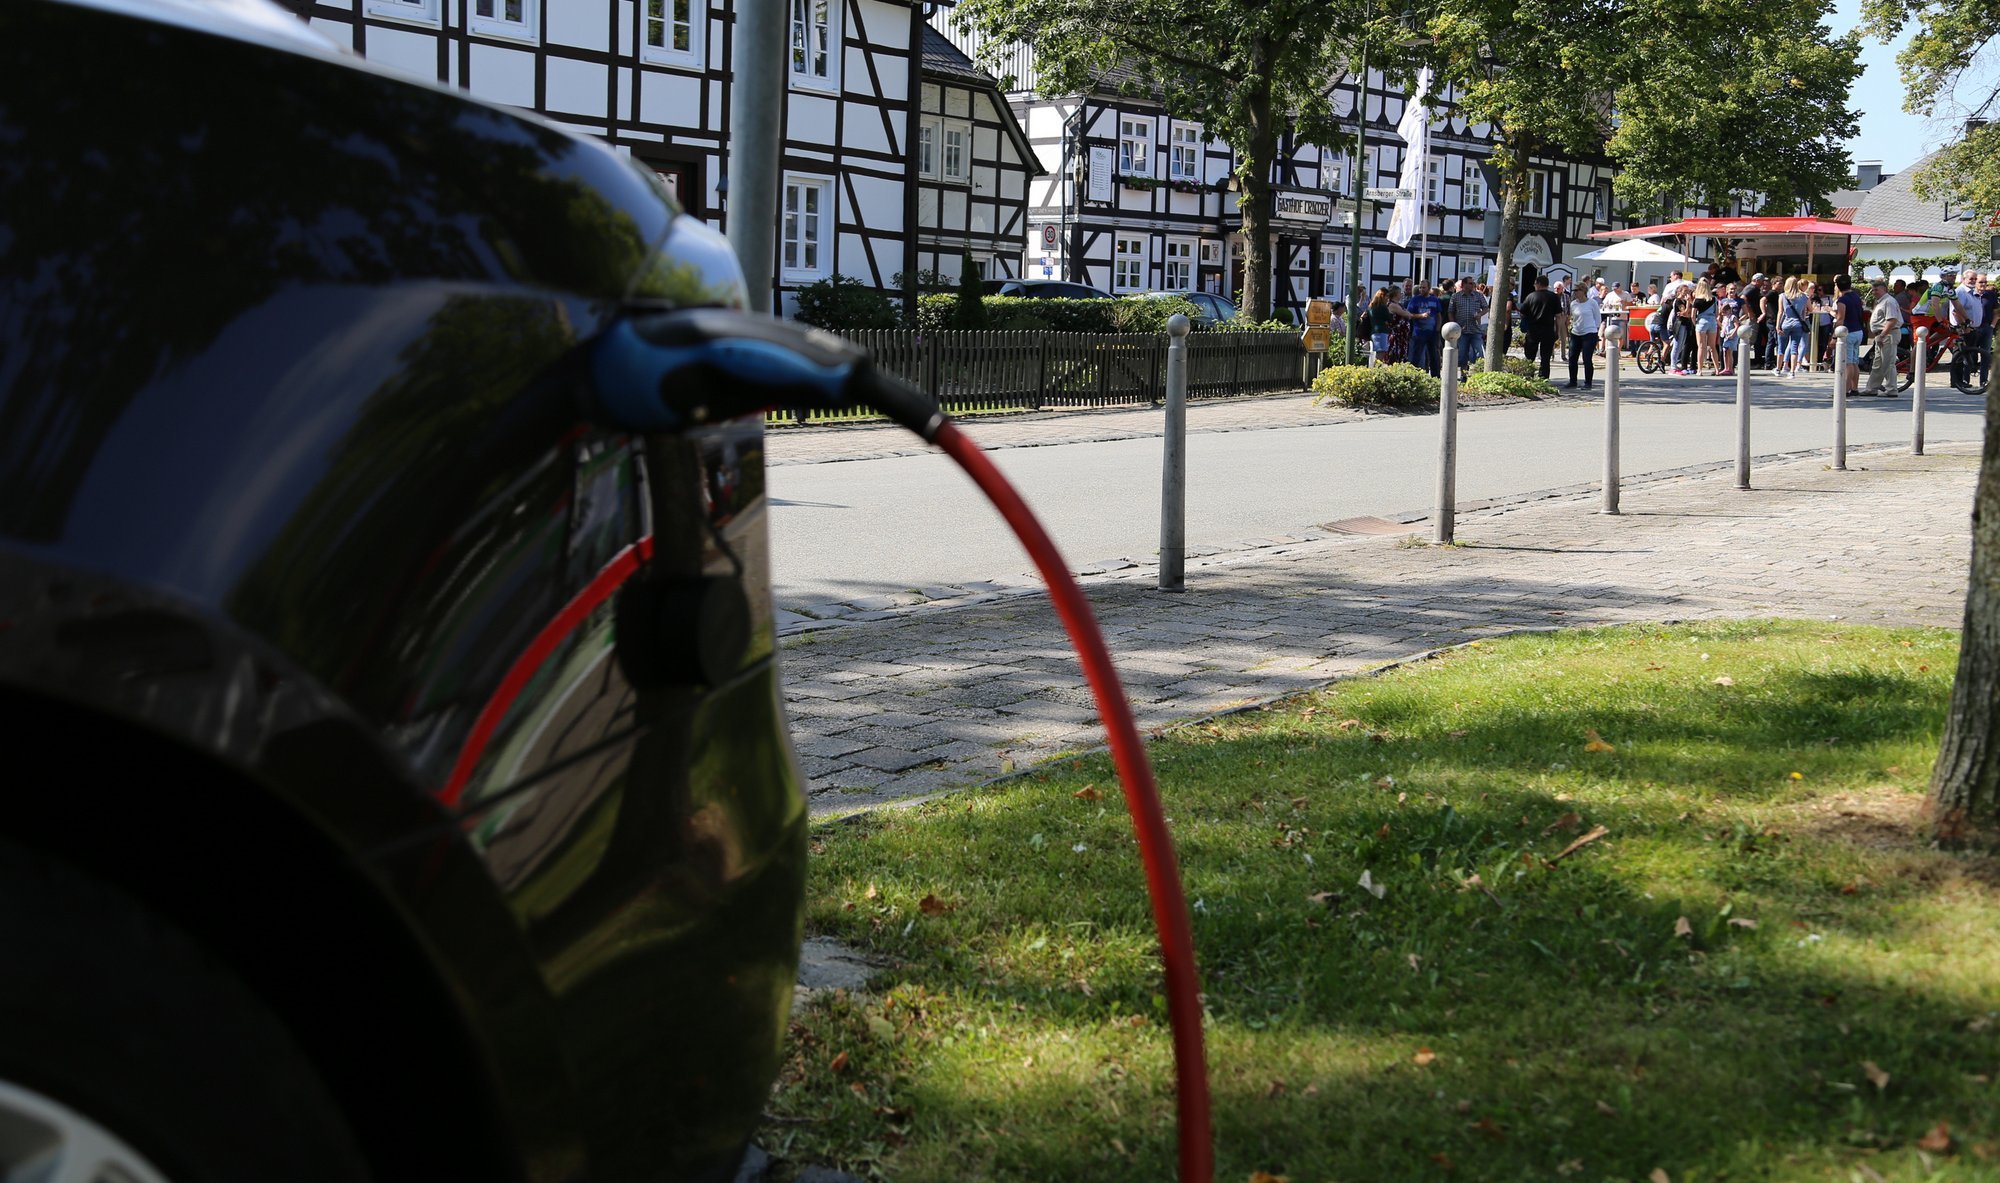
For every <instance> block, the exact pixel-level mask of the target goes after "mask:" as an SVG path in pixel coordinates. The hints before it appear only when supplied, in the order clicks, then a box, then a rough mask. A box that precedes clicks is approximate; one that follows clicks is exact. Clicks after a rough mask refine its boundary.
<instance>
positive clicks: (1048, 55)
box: [958, 0, 1360, 320]
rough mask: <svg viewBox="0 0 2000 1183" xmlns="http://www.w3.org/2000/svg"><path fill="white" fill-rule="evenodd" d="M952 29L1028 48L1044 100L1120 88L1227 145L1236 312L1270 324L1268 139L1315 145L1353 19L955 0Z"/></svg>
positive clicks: (1272, 6) (1284, 10) (1153, 1)
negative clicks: (1236, 231) (1239, 256)
mask: <svg viewBox="0 0 2000 1183" xmlns="http://www.w3.org/2000/svg"><path fill="white" fill-rule="evenodd" d="M958 19H959V20H960V21H961V22H963V23H964V25H965V26H966V27H968V28H971V29H974V30H976V31H978V32H979V33H980V34H981V35H982V36H983V37H984V38H985V41H986V44H988V45H989V46H992V47H994V48H995V50H996V51H997V50H999V49H1000V48H1001V47H1004V46H1007V45H1010V44H1013V43H1020V44H1024V45H1027V46H1028V47H1029V48H1031V49H1032V50H1033V52H1034V55H1035V68H1036V71H1037V73H1038V74H1039V76H1040V81H1039V84H1038V85H1039V88H1040V89H1041V90H1042V92H1043V93H1045V94H1082V93H1088V92H1090V91H1092V90H1096V89H1099V88H1100V87H1102V86H1103V85H1104V84H1105V81H1106V79H1111V78H1117V79H1123V80H1125V81H1124V83H1123V85H1126V86H1128V87H1130V88H1133V89H1136V90H1140V91H1144V92H1147V93H1150V94H1153V95H1156V96H1158V97H1159V98H1160V99H1161V101H1162V102H1163V103H1164V104H1165V105H1166V108H1167V110H1168V112H1169V113H1170V114H1172V115H1173V116H1174V117H1175V118H1177V119H1187V120H1192V121H1198V122H1200V123H1201V124H1202V125H1203V127H1205V128H1206V129H1207V131H1208V133H1209V134H1210V135H1212V136H1214V137H1216V138H1217V139H1220V140H1221V141H1223V142H1224V143H1226V144H1228V145H1229V147H1230V148H1231V149H1233V150H1234V151H1235V153H1236V161H1237V165H1236V181H1237V184H1238V187H1239V196H1240V198H1241V201H1240V203H1239V204H1240V206H1241V208H1242V229H1243V237H1244V242H1245V244H1246V247H1245V249H1246V258H1245V260H1244V269H1243V273H1244V279H1243V285H1244V290H1243V305H1244V308H1245V311H1246V313H1247V314H1248V315H1249V316H1250V317H1251V318H1252V319H1255V320H1263V319H1265V318H1266V317H1268V316H1269V315H1270V313H1271V247H1270V239H1271V235H1270V218H1271V172H1272V166H1273V165H1274V163H1275V162H1276V160H1277V154H1278V143H1279V139H1280V137H1281V135H1282V134H1283V132H1284V131H1285V130H1286V128H1287V126H1290V127H1291V128H1293V129H1295V130H1297V131H1298V132H1299V133H1300V134H1301V135H1303V136H1304V137H1305V138H1307V139H1309V140H1315V141H1321V142H1324V139H1325V137H1326V136H1327V134H1328V133H1330V132H1331V131H1332V128H1333V121H1332V112H1331V110H1330V109H1329V106H1328V102H1327V93H1328V89H1329V88H1328V82H1329V81H1330V80H1331V79H1333V78H1334V77H1336V76H1337V74H1338V70H1339V65H1340V63H1341V61H1342V60H1343V56H1342V55H1343V54H1344V53H1345V51H1346V49H1347V48H1348V47H1350V46H1352V45H1353V44H1354V43H1355V40H1356V38H1357V37H1358V36H1360V32H1359V30H1358V28H1357V26H1358V23H1359V20H1360V13H1359V10H1358V9H1356V8H1355V7H1354V6H1349V5H1333V4H1327V3H1325V0H1203V2H1202V3H1198V4H1197V3H1161V2H1158V0H1148V2H1142V3H1133V2H1132V0H964V2H963V3H961V4H960V5H959V6H958ZM996 58H997V52H996Z"/></svg>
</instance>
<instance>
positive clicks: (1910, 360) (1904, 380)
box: [1861, 322, 1958, 394]
mask: <svg viewBox="0 0 2000 1183" xmlns="http://www.w3.org/2000/svg"><path fill="white" fill-rule="evenodd" d="M1930 330H1931V331H1930V335H1929V338H1928V340H1926V341H1925V342H1924V357H1925V361H1924V370H1925V372H1926V373H1928V374H1932V375H1935V374H1939V373H1949V371H1950V367H1951V363H1952V360H1953V358H1952V351H1953V349H1955V348H1956V347H1957V345H1958V332H1957V330H1955V329H1954V328H1953V327H1952V326H1951V325H1950V324H1949V323H1938V322H1932V323H1931V325H1930ZM1911 346H1912V343H1911V338H1910V337H1909V336H1908V335H1906V336H1905V337H1904V338H1903V340H1902V341H1900V342H1898V347H1897V350H1896V391H1897V393H1899V394H1900V393H1902V392H1903V391H1905V390H1908V389H1909V388H1910V387H1912V386H1915V385H1916V384H1917V369H1916V365H1915V361H1916V356H1915V355H1916V350H1915V349H1914V348H1912V347H1911ZM1874 368H1875V346H1874V344H1873V343H1872V342H1871V343H1870V344H1869V346H1868V349H1867V350H1866V351H1865V352H1864V353H1862V355H1861V374H1862V381H1863V382H1866V381H1867V375H1868V372H1869V371H1870V370H1872V369H1874Z"/></svg>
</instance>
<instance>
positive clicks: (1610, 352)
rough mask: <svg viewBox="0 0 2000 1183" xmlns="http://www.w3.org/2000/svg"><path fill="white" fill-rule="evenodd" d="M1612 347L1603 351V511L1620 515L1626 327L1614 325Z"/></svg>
mask: <svg viewBox="0 0 2000 1183" xmlns="http://www.w3.org/2000/svg"><path fill="white" fill-rule="evenodd" d="M1615 328H1616V331H1615V332H1614V333H1613V334H1612V338H1611V347H1610V348H1608V349H1606V350H1605V351H1604V512H1605V513H1617V512H1618V360H1619V355H1620V354H1622V353H1623V352H1624V345H1625V326H1624V325H1617V326H1615Z"/></svg>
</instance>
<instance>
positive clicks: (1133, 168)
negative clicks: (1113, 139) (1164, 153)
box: [1118, 118, 1153, 177]
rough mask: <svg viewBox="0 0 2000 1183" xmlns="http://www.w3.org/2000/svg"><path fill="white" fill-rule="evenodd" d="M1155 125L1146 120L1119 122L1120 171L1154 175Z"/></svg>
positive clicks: (1122, 119) (1121, 120)
mask: <svg viewBox="0 0 2000 1183" xmlns="http://www.w3.org/2000/svg"><path fill="white" fill-rule="evenodd" d="M1152 159H1153V125H1152V122H1151V121H1150V120H1146V119H1125V118H1121V119H1119V120H1118V171H1119V172H1121V173H1132V174H1137V175H1139V176H1142V177H1143V176H1147V175H1149V174H1151V173H1152V171H1153V168H1152Z"/></svg>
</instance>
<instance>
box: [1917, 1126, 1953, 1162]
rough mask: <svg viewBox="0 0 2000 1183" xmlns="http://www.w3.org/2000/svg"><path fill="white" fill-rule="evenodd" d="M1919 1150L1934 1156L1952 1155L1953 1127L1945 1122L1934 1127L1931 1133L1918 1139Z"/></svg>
mask: <svg viewBox="0 0 2000 1183" xmlns="http://www.w3.org/2000/svg"><path fill="white" fill-rule="evenodd" d="M1917 1149H1918V1150H1928V1151H1930V1152H1931V1153H1932V1154H1949V1153H1951V1127H1950V1126H1949V1125H1946V1124H1945V1123H1944V1122H1939V1123H1937V1124H1936V1125H1934V1126H1932V1127H1931V1128H1930V1132H1929V1133H1927V1134H1925V1135H1924V1136H1923V1137H1921V1138H1918V1139H1917Z"/></svg>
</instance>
